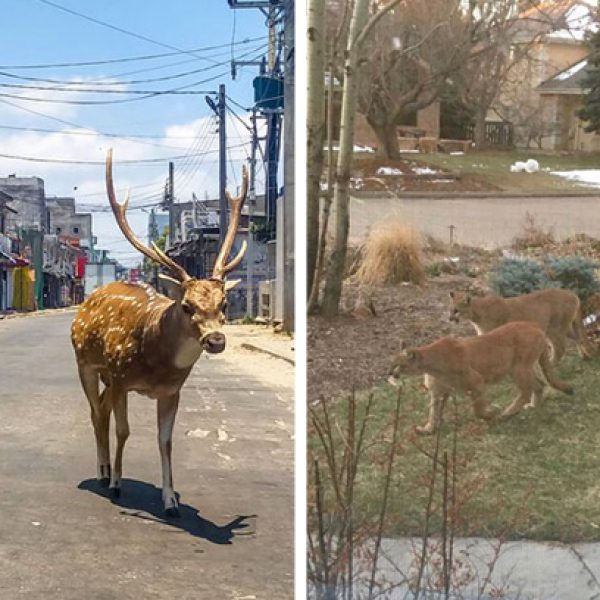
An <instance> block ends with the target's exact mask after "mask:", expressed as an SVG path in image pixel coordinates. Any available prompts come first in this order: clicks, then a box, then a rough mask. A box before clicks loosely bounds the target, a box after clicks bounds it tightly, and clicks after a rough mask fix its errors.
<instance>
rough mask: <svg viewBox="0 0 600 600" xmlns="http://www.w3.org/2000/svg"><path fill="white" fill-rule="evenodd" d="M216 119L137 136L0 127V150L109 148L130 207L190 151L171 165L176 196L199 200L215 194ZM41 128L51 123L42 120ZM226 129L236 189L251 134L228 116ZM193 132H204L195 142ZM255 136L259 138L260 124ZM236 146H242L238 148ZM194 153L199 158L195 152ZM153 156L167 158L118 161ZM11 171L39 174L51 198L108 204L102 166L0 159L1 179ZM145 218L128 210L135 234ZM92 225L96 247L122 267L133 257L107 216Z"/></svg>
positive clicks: (55, 153) (55, 152) (144, 200)
mask: <svg viewBox="0 0 600 600" xmlns="http://www.w3.org/2000/svg"><path fill="white" fill-rule="evenodd" d="M49 106H51V105H44V112H45V113H47V112H48V107H49ZM57 106H62V105H57ZM5 108H6V105H3V104H1V103H0V118H1V117H2V113H3V111H4V110H5ZM9 108H10V107H9ZM15 110H16V109H15ZM62 116H64V113H63V114H62ZM214 123H215V120H214V118H210V117H203V118H200V119H196V120H194V121H192V122H189V123H179V124H173V125H171V126H169V127H167V128H166V130H165V135H164V138H161V139H152V140H148V139H146V140H139V141H135V140H128V139H122V138H118V139H115V138H109V137H106V136H104V135H102V134H101V133H99V132H97V131H94V130H89V129H85V130H76V129H73V128H71V129H69V128H68V127H66V126H65V127H64V128H62V129H61V130H63V131H64V130H68V131H73V132H77V131H80V132H82V133H86V135H63V134H60V133H41V132H34V131H28V132H13V131H10V130H0V153H2V154H10V155H14V156H32V157H39V158H50V159H62V160H83V161H99V162H103V161H104V159H105V155H106V151H107V149H108V148H110V147H112V148H113V158H114V161H115V164H114V167H113V176H114V182H115V188H116V189H117V193H118V195H119V198H120V200H122V199H123V196H124V190H125V189H126V188H128V187H129V188H131V201H130V206H131V207H134V206H135V205H140V204H150V203H153V202H159V201H160V199H161V197H162V192H163V189H164V182H165V179H166V177H167V174H168V164H167V162H168V161H167V157H169V156H174V155H184V156H186V155H189V156H187V158H184V159H180V160H177V161H176V164H175V195H176V199H177V201H187V200H189V199H190V198H191V195H192V192H195V193H196V195H197V196H198V197H199V198H203V197H204V196H205V194H206V193H208V194H209V195H210V196H216V195H217V194H218V182H219V179H218V134H217V133H216V132H215V125H214ZM244 123H245V124H246V125H247V126H249V124H250V121H249V119H248V118H246V119H244ZM260 123H262V122H260ZM44 127H48V126H47V125H44ZM57 128H58V127H57ZM227 132H228V145H229V146H230V150H229V152H228V156H227V161H228V175H229V182H228V183H229V185H230V187H231V188H232V189H234V188H235V186H236V183H237V184H239V179H240V173H241V166H242V163H244V162H246V160H247V157H248V155H249V153H250V144H249V142H250V133H249V131H248V129H246V128H245V127H244V126H243V125H242V123H240V122H239V121H238V120H237V119H235V118H234V117H231V116H230V117H228V120H227ZM87 134H91V135H87ZM198 135H200V136H201V137H199V138H198V139H195V136H198ZM259 135H264V131H262V125H261V131H259ZM152 144H155V145H152ZM241 144H245V145H244V146H241ZM161 145H162V146H168V148H167V147H161ZM198 154H202V156H196V155H198ZM156 157H165V161H164V162H162V161H161V162H159V163H157V164H152V165H144V166H140V165H125V164H119V162H120V161H123V160H143V159H148V158H156ZM257 158H258V159H259V163H258V164H259V165H261V164H262V163H261V161H260V155H258V156H257ZM9 173H16V174H17V176H23V177H26V176H37V177H41V178H42V179H44V182H45V189H46V194H47V195H48V196H52V195H59V196H60V195H66V196H74V197H75V198H76V200H77V202H78V204H81V205H96V207H97V206H98V205H101V206H105V207H108V200H107V198H106V195H105V194H106V192H105V183H104V167H103V165H102V164H98V165H77V164H54V163H42V162H26V161H22V160H13V159H9V158H5V157H0V176H6V175H8V174H9ZM263 180H264V177H263V175H262V172H261V169H260V168H259V169H258V172H257V184H258V186H259V190H260V182H262V181H263ZM75 187H76V188H77V190H76V191H75V190H74V188H75ZM82 209H84V208H83V207H82ZM147 218H148V217H147V215H146V214H145V213H143V212H141V211H139V210H137V211H135V210H134V211H131V212H130V215H129V219H130V222H131V224H132V227H133V229H134V231H135V232H136V234H137V235H138V236H140V237H142V238H145V236H146V222H147ZM94 229H95V231H94V233H95V235H97V237H98V243H99V246H102V247H106V248H109V249H111V252H112V255H113V256H115V257H116V258H118V259H119V260H121V261H123V262H124V263H126V264H132V263H133V264H134V263H135V262H137V261H136V260H134V259H133V257H132V253H133V252H134V251H133V249H132V248H131V247H129V246H128V245H127V244H126V243H125V242H124V240H123V237H122V235H121V233H120V231H119V230H118V228H117V225H116V223H114V217H113V216H112V214H111V213H96V214H95V215H94ZM119 240H121V241H119Z"/></svg>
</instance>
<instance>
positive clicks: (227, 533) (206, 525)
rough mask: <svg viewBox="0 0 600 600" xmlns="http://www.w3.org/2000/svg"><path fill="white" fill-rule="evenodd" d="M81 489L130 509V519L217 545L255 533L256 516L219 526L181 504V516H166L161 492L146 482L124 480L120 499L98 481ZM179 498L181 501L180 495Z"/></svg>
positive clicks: (88, 483) (83, 482) (87, 480)
mask: <svg viewBox="0 0 600 600" xmlns="http://www.w3.org/2000/svg"><path fill="white" fill-rule="evenodd" d="M77 487H78V489H80V490H85V491H86V492H92V493H93V494H97V495H98V496H101V497H103V498H106V499H107V500H109V501H110V502H111V503H112V504H114V505H115V506H120V507H121V508H124V509H127V510H126V511H123V514H125V515H127V516H130V517H137V518H140V519H145V520H148V521H155V522H157V523H163V524H165V525H169V526H170V527H174V528H175V529H179V530H180V531H185V532H187V533H189V534H190V535H193V536H194V537H198V538H202V539H205V540H207V541H209V542H211V543H213V544H231V543H232V540H233V538H234V537H237V536H240V535H246V536H248V535H253V533H254V532H253V531H249V530H247V528H248V527H250V523H248V522H247V521H248V520H254V519H255V518H256V515H239V516H237V517H236V518H235V519H233V520H232V521H230V522H229V523H227V524H225V525H217V524H216V523H213V522H212V521H209V520H208V519H205V518H203V517H202V516H201V515H200V513H199V512H198V509H197V508H194V507H193V506H190V505H189V504H179V514H180V516H179V517H167V516H165V513H164V507H163V501H162V497H161V489H160V488H158V487H156V486H155V485H152V484H151V483H146V482H144V481H138V480H136V479H123V480H121V494H120V496H119V497H114V495H113V494H112V492H111V490H109V489H108V488H107V487H103V486H102V485H101V484H100V483H99V482H98V481H97V480H96V479H85V480H83V481H82V482H81V483H80V484H79V485H78V486H77ZM176 496H177V500H179V494H176ZM129 511H133V512H129ZM244 530H247V531H244Z"/></svg>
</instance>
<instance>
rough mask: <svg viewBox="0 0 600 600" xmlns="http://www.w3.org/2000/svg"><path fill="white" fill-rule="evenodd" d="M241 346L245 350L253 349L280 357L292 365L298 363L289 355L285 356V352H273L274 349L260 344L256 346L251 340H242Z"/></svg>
mask: <svg viewBox="0 0 600 600" xmlns="http://www.w3.org/2000/svg"><path fill="white" fill-rule="evenodd" d="M240 348H244V350H251V351H252V352H261V353H262V354H267V355H269V356H271V357H272V358H278V359H280V360H284V361H285V362H287V363H289V364H290V365H292V366H295V365H296V362H295V361H294V360H293V359H292V358H288V357H287V356H283V354H278V353H277V352H273V351H272V350H267V349H266V348H261V347H260V346H255V345H254V344H251V343H249V342H242V343H241V344H240Z"/></svg>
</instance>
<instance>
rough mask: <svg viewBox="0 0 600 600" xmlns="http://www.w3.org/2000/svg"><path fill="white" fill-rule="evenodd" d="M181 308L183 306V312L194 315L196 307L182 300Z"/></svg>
mask: <svg viewBox="0 0 600 600" xmlns="http://www.w3.org/2000/svg"><path fill="white" fill-rule="evenodd" d="M181 308H183V312H184V313H185V314H187V315H193V314H194V309H193V308H192V307H191V306H190V305H189V304H188V303H187V302H182V303H181Z"/></svg>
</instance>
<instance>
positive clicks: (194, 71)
mask: <svg viewBox="0 0 600 600" xmlns="http://www.w3.org/2000/svg"><path fill="white" fill-rule="evenodd" d="M266 47H267V44H261V45H259V46H255V47H253V48H252V49H250V50H248V52H245V53H244V54H241V55H240V56H243V57H245V56H249V55H251V54H254V53H255V52H258V51H259V50H264V48H266ZM222 55H223V54H220V56H222ZM186 62H188V61H186ZM229 62H230V61H229V59H227V60H224V61H221V62H216V63H215V64H213V65H210V66H208V67H202V68H199V69H192V70H190V71H184V72H183V73H176V74H174V75H164V76H162V77H150V78H147V79H131V80H119V81H106V79H110V78H112V79H114V78H115V77H117V75H107V76H106V77H105V78H104V79H105V80H104V81H93V80H92V81H69V80H67V79H49V78H45V77H28V76H25V75H16V74H15V73H8V72H7V71H0V75H1V76H3V77H8V78H10V79H19V80H21V81H35V82H40V83H55V84H59V85H67V86H80V85H92V86H116V85H138V84H140V83H155V82H157V81H169V80H172V79H180V78H182V77H187V76H189V75H196V74H197V73H204V72H206V71H210V70H212V69H215V68H217V67H222V66H223V65H226V64H229ZM163 66H164V65H163ZM2 85H3V87H16V88H24V89H38V90H39V89H42V90H43V89H48V90H57V91H91V92H102V93H105V92H104V90H95V89H91V90H81V89H67V90H63V89H61V88H56V87H36V86H26V85H20V84H7V83H5V84H2ZM123 93H126V92H123Z"/></svg>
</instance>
